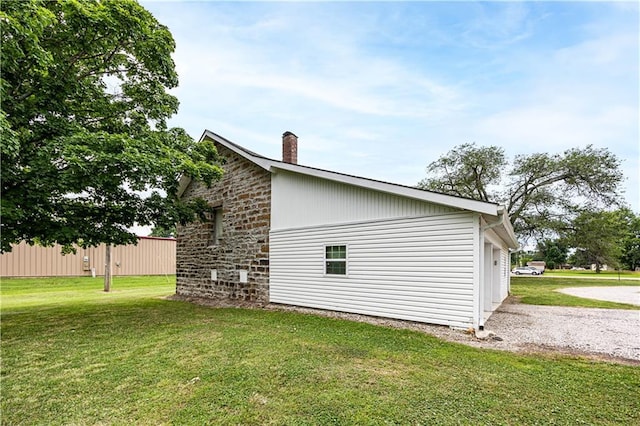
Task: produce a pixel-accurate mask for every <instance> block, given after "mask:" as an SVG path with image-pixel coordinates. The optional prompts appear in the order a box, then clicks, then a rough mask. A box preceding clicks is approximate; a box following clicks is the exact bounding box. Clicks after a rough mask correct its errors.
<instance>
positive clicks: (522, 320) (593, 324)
mask: <svg viewBox="0 0 640 426" xmlns="http://www.w3.org/2000/svg"><path fill="white" fill-rule="evenodd" d="M485 330H491V331H492V332H494V333H495V335H496V336H498V337H500V338H502V339H503V340H502V341H496V342H495V344H494V346H495V347H496V349H506V350H536V349H539V350H553V351H558V352H565V353H575V354H585V355H596V356H598V355H599V356H602V357H604V358H608V357H614V358H623V359H628V360H635V361H639V362H640V311H632V310H623V309H597V308H569V307H562V306H536V305H524V304H519V303H510V301H509V300H507V301H506V302H505V303H503V304H502V306H500V308H498V310H497V311H496V312H494V313H493V315H492V316H491V318H489V320H488V321H487V323H486V324H485Z"/></svg>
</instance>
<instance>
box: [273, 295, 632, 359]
mask: <svg viewBox="0 0 640 426" xmlns="http://www.w3.org/2000/svg"><path fill="white" fill-rule="evenodd" d="M269 307H270V308H272V309H278V310H294V311H298V312H303V313H311V314H316V315H323V316H329V317H335V318H343V319H348V320H351V321H361V322H368V323H371V324H376V325H383V326H387V327H394V328H408V329H412V330H417V331H422V332H425V333H427V334H431V335H433V336H436V337H439V338H441V339H444V340H448V341H451V342H457V343H462V344H465V345H469V346H474V347H479V348H488V349H498V350H505V351H511V352H550V353H553V352H556V353H564V354H572V355H580V356H586V357H590V358H596V359H606V360H610V361H614V362H621V363H630V364H635V365H640V311H632V310H623V309H597V308H569V307H563V306H537V305H525V304H521V303H518V302H517V301H516V299H515V298H512V297H510V298H507V300H505V301H504V303H503V304H502V305H501V306H500V307H499V308H498V309H497V310H496V311H495V312H494V313H493V315H491V317H490V318H489V320H488V321H487V322H486V324H485V327H484V328H485V330H484V333H483V332H479V333H478V334H479V335H482V334H485V335H486V334H489V336H487V337H485V338H482V339H480V338H477V337H476V336H474V335H473V334H469V333H467V332H465V331H464V330H456V329H451V328H449V327H444V326H437V325H430V324H423V323H417V322H410V321H400V320H393V319H387V318H378V317H369V316H366V315H358V314H348V313H342V312H332V311H323V310H319V309H310V308H300V307H292V306H284V305H270V306H269Z"/></svg>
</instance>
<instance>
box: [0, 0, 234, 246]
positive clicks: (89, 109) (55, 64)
mask: <svg viewBox="0 0 640 426" xmlns="http://www.w3.org/2000/svg"><path fill="white" fill-rule="evenodd" d="M0 7H1V12H0V13H1V14H0V24H1V25H2V35H1V37H2V55H1V59H2V70H3V72H2V80H1V88H2V100H3V102H2V114H1V115H0V126H1V130H2V165H3V167H2V171H1V173H2V176H1V177H2V244H1V246H0V249H1V250H2V251H6V250H9V249H10V244H11V243H16V242H19V241H21V240H27V241H29V242H32V241H35V240H36V239H37V240H38V241H40V242H42V243H44V244H52V243H55V242H57V243H60V244H63V245H68V244H72V243H81V244H82V245H95V244H99V243H101V242H108V243H113V244H122V243H128V242H131V241H134V240H135V237H134V236H133V235H132V234H130V233H129V232H128V230H127V229H128V228H129V227H131V226H132V225H133V224H134V223H137V224H140V225H150V224H156V223H160V222H162V223H169V224H170V223H175V222H177V221H185V220H188V219H189V218H193V216H194V214H195V213H197V212H198V209H197V208H196V207H197V206H196V205H195V204H193V203H191V204H184V203H182V201H181V200H179V199H178V198H177V196H176V191H177V188H178V179H179V177H180V176H181V175H187V176H190V177H192V178H193V179H196V180H202V181H204V182H205V183H207V184H210V183H211V182H212V181H213V180H215V179H218V178H219V177H220V176H221V173H222V169H221V168H220V167H219V165H218V157H217V153H216V151H215V147H214V146H213V145H212V144H210V143H204V144H202V145H198V144H196V143H195V142H194V141H193V139H192V138H191V137H190V136H189V135H187V134H186V132H184V130H182V129H167V125H166V122H167V120H168V119H169V117H171V115H173V114H174V113H175V112H176V111H177V109H178V100H177V99H176V98H175V97H174V96H173V95H170V94H169V93H167V90H168V89H171V88H173V87H175V86H177V84H178V79H177V74H176V72H175V65H174V62H173V60H172V59H171V53H172V52H173V50H174V48H175V42H174V40H173V38H172V36H171V34H170V32H169V31H168V29H167V28H166V27H165V26H163V25H161V24H160V23H158V22H157V21H156V20H155V18H154V17H153V16H152V15H151V14H150V13H149V12H148V11H146V10H145V9H144V8H142V7H141V6H140V5H139V4H138V3H137V2H135V1H131V0H118V1H115V0H102V1H97V0H81V1H79V0H59V1H52V2H44V1H39V0H31V1H28V2H2V3H0Z"/></svg>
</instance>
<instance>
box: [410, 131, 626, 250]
mask: <svg viewBox="0 0 640 426" xmlns="http://www.w3.org/2000/svg"><path fill="white" fill-rule="evenodd" d="M427 172H428V174H429V176H428V177H427V178H426V179H424V180H422V181H421V182H420V183H419V184H418V186H419V187H420V188H423V189H428V190H431V191H437V192H443V193H446V194H452V195H457V196H462V197H468V198H473V199H476V200H481V201H490V202H496V203H500V204H503V205H504V206H505V207H506V208H507V212H508V214H509V217H510V218H511V223H512V225H513V226H514V229H515V231H516V233H517V234H518V236H519V237H520V238H525V239H526V238H528V237H530V236H536V237H538V238H540V239H542V238H543V237H544V236H545V235H546V234H549V233H551V234H557V233H558V232H559V231H561V230H562V229H564V228H566V227H567V224H568V218H569V219H570V218H572V217H575V216H576V215H577V214H578V213H579V212H580V211H583V210H589V209H593V208H596V207H598V206H603V205H615V204H617V203H618V202H619V200H620V195H619V186H620V183H621V182H622V179H623V174H622V172H621V170H620V160H619V159H618V158H617V157H616V156H615V155H614V154H612V153H611V152H609V150H608V149H606V148H594V147H593V146H591V145H589V146H587V147H585V148H582V149H579V148H573V149H569V150H567V151H565V152H564V153H562V154H547V153H542V154H531V155H518V156H516V157H515V158H514V160H513V161H512V162H509V161H507V160H506V158H505V155H504V151H503V150H502V149H501V148H498V147H494V146H490V147H478V146H477V145H476V144H475V143H472V144H464V145H461V146H459V147H457V148H454V149H453V150H451V151H450V152H448V153H447V154H445V155H444V156H442V157H441V158H439V159H438V160H436V161H434V162H433V163H431V164H430V165H429V166H428V168H427Z"/></svg>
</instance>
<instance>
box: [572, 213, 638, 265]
mask: <svg viewBox="0 0 640 426" xmlns="http://www.w3.org/2000/svg"><path fill="white" fill-rule="evenodd" d="M630 213H631V212H630V211H629V210H628V209H619V210H616V211H588V210H587V211H583V212H581V213H580V214H579V215H578V216H577V217H576V219H575V220H574V221H573V223H572V226H571V229H570V230H569V231H568V232H567V233H566V237H565V238H566V239H567V241H568V243H569V244H570V245H571V246H572V247H575V248H576V249H577V250H576V252H577V253H579V255H578V258H579V259H581V260H582V261H583V262H585V261H586V263H588V264H595V265H596V272H600V267H601V266H602V265H609V266H615V267H617V266H619V264H618V261H619V259H620V257H621V256H622V249H623V247H622V244H621V242H622V240H623V239H624V238H625V236H627V234H628V227H627V224H628V222H629V220H630V217H629V214H630Z"/></svg>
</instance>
